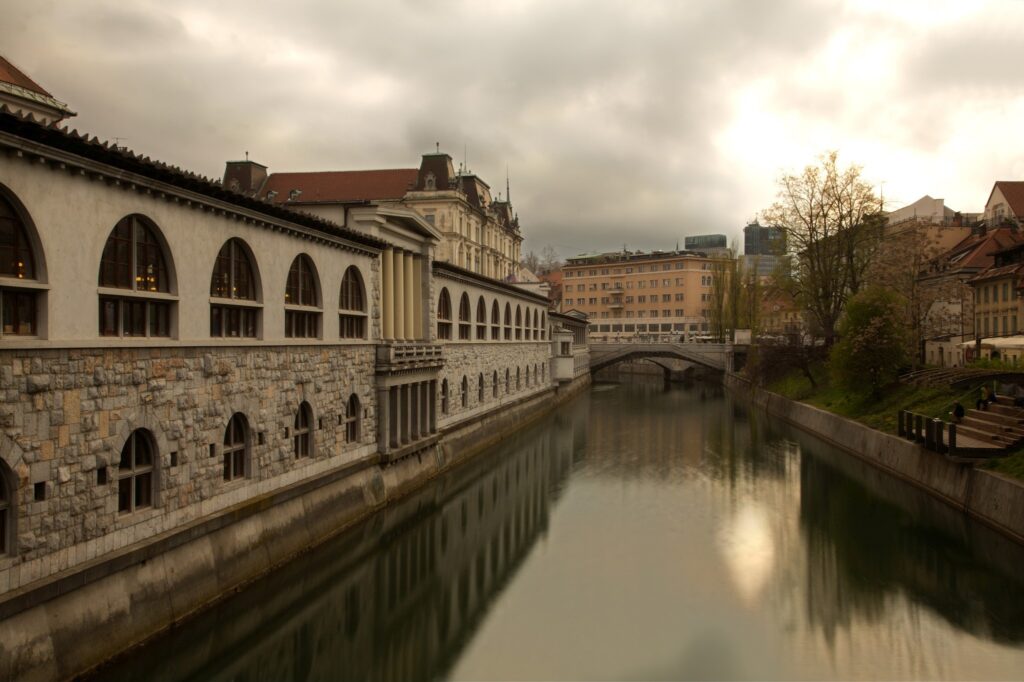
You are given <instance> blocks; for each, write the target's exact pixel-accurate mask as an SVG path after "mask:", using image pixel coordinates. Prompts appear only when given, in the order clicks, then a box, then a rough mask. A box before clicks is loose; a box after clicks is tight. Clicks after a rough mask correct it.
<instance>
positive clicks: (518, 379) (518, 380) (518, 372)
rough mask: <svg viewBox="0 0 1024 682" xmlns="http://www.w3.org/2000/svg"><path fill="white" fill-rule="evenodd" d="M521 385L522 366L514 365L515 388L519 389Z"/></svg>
mask: <svg viewBox="0 0 1024 682" xmlns="http://www.w3.org/2000/svg"><path fill="white" fill-rule="evenodd" d="M522 387H523V374H522V368H521V367H516V390H517V391H518V390H520V389H521V388H522Z"/></svg>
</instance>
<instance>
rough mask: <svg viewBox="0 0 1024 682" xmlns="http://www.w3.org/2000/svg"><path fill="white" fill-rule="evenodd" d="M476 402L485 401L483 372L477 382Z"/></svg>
mask: <svg viewBox="0 0 1024 682" xmlns="http://www.w3.org/2000/svg"><path fill="white" fill-rule="evenodd" d="M476 401H477V402H478V403H482V402H483V401H484V373H483V372H481V373H480V376H479V377H477V380H476Z"/></svg>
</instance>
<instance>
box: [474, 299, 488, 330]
mask: <svg viewBox="0 0 1024 682" xmlns="http://www.w3.org/2000/svg"><path fill="white" fill-rule="evenodd" d="M486 339H487V301H485V300H484V297H483V296H481V297H480V299H479V300H478V301H477V302H476V340H477V341H484V340H486Z"/></svg>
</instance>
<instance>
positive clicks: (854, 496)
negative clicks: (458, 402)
mask: <svg viewBox="0 0 1024 682" xmlns="http://www.w3.org/2000/svg"><path fill="white" fill-rule="evenodd" d="M1022 565H1024V548H1021V547H1020V546H1018V545H1015V544H1013V543H1011V542H1009V541H1007V540H1005V539H1004V538H1002V537H1001V536H999V535H997V534H995V533H994V532H992V531H991V530H989V529H987V528H985V527H982V526H979V525H978V524H976V523H972V522H970V521H969V520H968V519H966V518H965V517H964V516H963V515H962V514H959V513H957V512H955V511H954V510H952V509H950V508H948V507H946V506H944V505H942V504H941V503H939V502H937V501H936V500H934V499H932V498H930V497H928V496H927V495H924V494H923V493H921V492H920V491H917V490H916V489H913V488H911V487H909V486H907V485H906V484H903V483H901V482H899V481H896V480H894V479H892V478H889V477H887V476H885V475H884V474H882V473H881V472H879V471H877V470H875V469H873V468H871V467H869V466H867V465H866V464H863V463H861V462H859V461H858V460H856V459H853V458H851V457H849V456H848V455H846V454H844V453H841V452H838V451H836V450H834V449H833V448H831V447H829V446H827V445H826V444H824V443H821V442H820V441H817V440H816V439H814V438H812V437H810V436H808V435H806V434H804V433H802V432H800V431H797V430H794V429H790V428H788V427H785V426H783V425H779V424H777V423H773V422H772V420H770V419H768V418H767V417H766V416H765V415H764V414H763V413H761V412H759V411H757V410H752V409H749V408H748V407H747V406H746V404H745V403H744V402H743V401H742V399H738V398H736V397H734V396H732V395H730V394H727V393H723V391H722V390H721V389H717V388H713V387H707V386H704V387H702V386H700V385H696V386H694V387H691V388H683V389H680V388H677V387H670V388H666V387H664V385H662V383H661V382H651V383H627V384H622V385H614V386H598V387H595V390H594V391H593V392H592V393H591V394H590V395H589V396H585V397H583V398H582V399H580V400H578V401H576V402H574V403H573V404H571V405H569V406H567V407H565V408H563V409H561V410H559V411H557V412H556V413H555V414H554V415H552V416H551V417H550V418H549V419H547V420H544V421H543V422H541V423H538V424H537V425H536V426H534V427H532V428H530V429H528V430H526V431H524V432H523V433H522V434H521V435H520V436H518V437H517V438H514V439H510V440H509V441H508V442H506V443H503V444H502V445H501V446H500V447H499V448H496V449H495V450H494V451H492V452H491V453H489V454H487V455H484V456H482V457H480V458H479V459H478V460H476V461H475V462H474V463H472V464H470V465H468V466H466V467H464V468H462V469H459V470H457V471H455V472H452V473H451V474H449V475H447V476H445V477H443V478H441V479H439V480H438V481H436V482H435V483H434V484H432V485H431V486H429V487H427V488H426V489H424V490H423V491H421V492H420V493H418V494H416V495H415V496H413V497H411V498H409V499H407V500H405V501H404V502H402V503H401V504H399V505H397V506H396V507H394V508H392V509H388V510H386V511H385V512H383V513H381V514H379V515H377V516H375V517H374V518H373V519H371V520H370V521H369V522H367V523H365V524H363V525H362V526H360V527H358V528H356V529H354V530H353V531H352V532H349V533H346V534H345V535H343V536H341V537H339V538H337V539H336V540H334V541H332V542H331V543H328V544H327V545H325V546H323V547H321V548H318V549H317V550H316V551H314V552H312V553H311V554H310V555H308V556H306V557H303V558H301V559H299V560H297V561H296V562H294V563H292V564H290V565H289V566H287V567H285V568H283V569H282V570H280V571H279V572H277V573H275V574H274V575H273V576H271V577H269V578H267V579H265V580H263V581H261V582H259V583H258V584H256V585H254V586H253V587H252V588H251V589H248V590H246V591H245V592H244V593H242V594H240V595H238V596H237V597H235V598H233V599H230V600H228V601H226V602H225V603H224V604H222V605H221V606H219V607H218V608H217V609H215V610H213V611H211V612H210V613H208V614H206V615H204V616H202V617H200V618H199V619H197V620H196V621H193V622H190V623H189V624H187V625H186V626H185V627H183V628H181V629H180V630H179V631H175V632H174V633H172V634H171V635H169V636H167V637H165V638H163V639H162V640H160V641H159V642H156V643H154V645H152V646H151V647H149V648H147V649H143V650H141V651H140V652H137V653H136V654H135V655H133V656H132V657H131V658H129V659H127V660H125V661H123V662H121V663H120V664H118V665H117V666H116V667H113V668H111V669H109V670H106V671H103V677H105V678H110V679H126V680H127V679H156V680H179V679H215V680H229V679H230V680H254V681H255V680H289V679H292V680H313V679H324V680H327V679H369V680H408V679H434V678H441V677H451V678H454V679H852V678H867V679H877V678H933V677H952V678H986V679H998V678H1013V677H1019V674H1020V672H1019V671H1020V670H1024V577H1022V574H1021V572H1020V566H1022Z"/></svg>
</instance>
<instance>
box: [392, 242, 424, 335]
mask: <svg viewBox="0 0 1024 682" xmlns="http://www.w3.org/2000/svg"><path fill="white" fill-rule="evenodd" d="M381 264H382V267H381V289H382V291H381V298H382V299H383V300H382V303H383V305H382V306H381V307H382V309H383V310H382V313H383V317H384V319H383V324H382V327H383V329H382V331H383V334H384V339H385V340H390V341H421V340H424V339H426V338H427V334H426V330H425V329H424V326H423V257H422V256H420V255H419V254H416V253H413V252H412V251H406V250H404V249H395V248H388V249H385V250H384V253H383V254H382V261H381Z"/></svg>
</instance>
